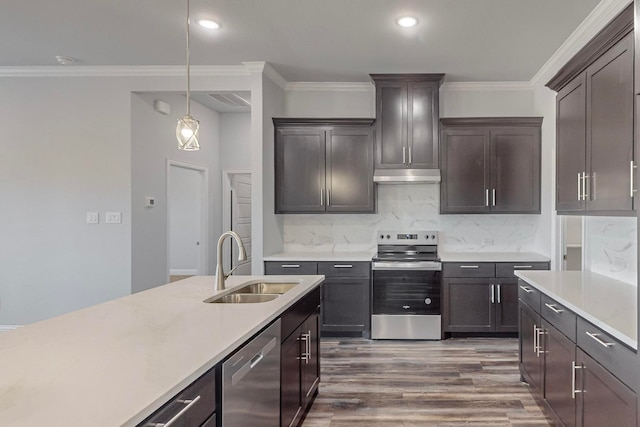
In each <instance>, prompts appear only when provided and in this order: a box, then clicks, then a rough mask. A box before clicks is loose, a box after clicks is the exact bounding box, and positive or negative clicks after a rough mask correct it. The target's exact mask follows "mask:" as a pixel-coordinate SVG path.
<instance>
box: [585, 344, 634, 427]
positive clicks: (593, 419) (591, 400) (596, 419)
mask: <svg viewBox="0 0 640 427" xmlns="http://www.w3.org/2000/svg"><path fill="white" fill-rule="evenodd" d="M577 353H578V355H577V359H578V360H577V363H578V366H580V367H581V368H582V369H579V371H580V372H579V373H578V374H577V379H578V381H577V383H578V389H580V390H581V393H578V395H579V399H578V418H579V419H578V422H580V420H581V421H582V424H581V425H582V426H584V427H602V426H635V425H636V413H637V407H636V399H637V397H636V394H635V393H634V392H633V391H632V390H631V389H629V388H628V387H627V386H625V385H624V384H622V383H621V382H620V381H619V380H618V379H617V378H616V377H614V376H613V375H611V373H609V372H608V371H607V370H605V369H604V368H603V367H602V366H600V364H598V362H596V361H595V360H593V359H592V358H591V357H589V356H588V355H587V354H586V353H584V352H583V351H582V350H580V348H578V351H577Z"/></svg>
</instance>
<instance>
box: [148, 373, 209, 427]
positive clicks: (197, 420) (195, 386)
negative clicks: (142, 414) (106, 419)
mask: <svg viewBox="0 0 640 427" xmlns="http://www.w3.org/2000/svg"><path fill="white" fill-rule="evenodd" d="M187 407H189V409H186V408H187ZM215 410H216V377H215V370H214V369H211V370H210V371H209V372H207V373H206V374H204V375H203V376H201V377H200V378H198V379H197V380H195V381H194V382H193V383H192V384H191V385H190V386H188V387H187V388H185V389H184V390H182V391H181V392H180V393H179V394H178V395H177V396H175V397H174V398H173V399H171V400H170V401H169V402H167V403H166V404H165V405H164V406H163V407H162V408H160V409H159V410H158V411H156V412H155V413H154V414H152V415H151V416H150V417H149V418H147V419H146V420H145V421H143V422H142V423H140V424H139V425H138V426H139V427H147V426H155V425H166V424H168V423H169V422H170V421H171V420H174V421H173V423H172V424H171V425H172V426H176V427H188V426H200V425H202V424H203V423H204V422H205V421H207V419H208V418H209V417H211V415H212V414H213V413H214V411H215ZM180 411H184V412H183V413H182V414H181V415H178V414H179V413H180Z"/></svg>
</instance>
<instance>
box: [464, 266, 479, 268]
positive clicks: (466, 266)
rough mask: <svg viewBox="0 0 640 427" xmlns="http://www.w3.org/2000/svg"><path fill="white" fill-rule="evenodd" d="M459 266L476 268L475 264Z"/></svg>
mask: <svg viewBox="0 0 640 427" xmlns="http://www.w3.org/2000/svg"><path fill="white" fill-rule="evenodd" d="M460 268H478V266H477V265H461V266H460Z"/></svg>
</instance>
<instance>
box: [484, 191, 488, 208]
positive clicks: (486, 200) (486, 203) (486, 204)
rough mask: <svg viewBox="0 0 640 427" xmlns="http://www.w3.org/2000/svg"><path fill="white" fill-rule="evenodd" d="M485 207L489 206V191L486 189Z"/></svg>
mask: <svg viewBox="0 0 640 427" xmlns="http://www.w3.org/2000/svg"><path fill="white" fill-rule="evenodd" d="M484 205H485V206H489V189H488V188H485V190H484Z"/></svg>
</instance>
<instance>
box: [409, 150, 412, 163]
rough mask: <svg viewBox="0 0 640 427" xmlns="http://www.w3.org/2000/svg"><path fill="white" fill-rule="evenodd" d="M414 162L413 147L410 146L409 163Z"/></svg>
mask: <svg viewBox="0 0 640 427" xmlns="http://www.w3.org/2000/svg"><path fill="white" fill-rule="evenodd" d="M412 163H413V147H409V164H412Z"/></svg>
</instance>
